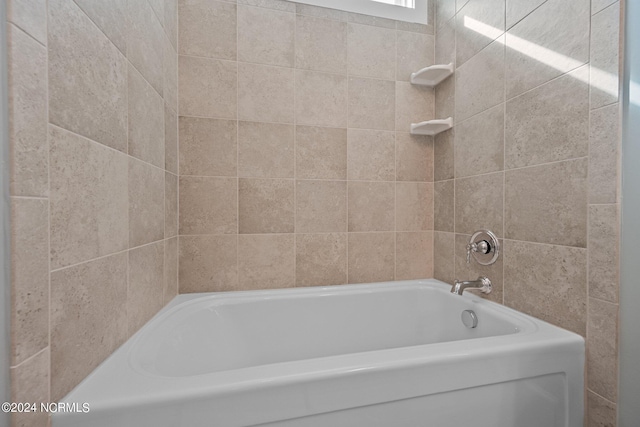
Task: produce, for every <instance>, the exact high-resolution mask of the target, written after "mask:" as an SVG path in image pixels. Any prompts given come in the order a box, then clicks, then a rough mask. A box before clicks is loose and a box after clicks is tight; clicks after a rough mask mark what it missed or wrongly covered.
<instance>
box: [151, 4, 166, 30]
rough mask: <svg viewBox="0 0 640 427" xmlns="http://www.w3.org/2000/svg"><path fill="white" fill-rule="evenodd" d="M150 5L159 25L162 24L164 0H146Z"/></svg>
mask: <svg viewBox="0 0 640 427" xmlns="http://www.w3.org/2000/svg"><path fill="white" fill-rule="evenodd" d="M148 1H149V4H150V5H151V9H153V12H154V13H155V14H156V17H157V18H158V21H160V25H162V26H164V3H165V0H148Z"/></svg>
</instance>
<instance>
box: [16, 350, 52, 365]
mask: <svg viewBox="0 0 640 427" xmlns="http://www.w3.org/2000/svg"><path fill="white" fill-rule="evenodd" d="M49 348H50V345H47V346H45V347H42V348H41V349H40V350H38V351H36V352H35V353H33V354H32V355H31V356H29V357H27V358H26V359H24V360H23V361H22V362H20V363H18V364H17V365H11V366H10V367H9V368H10V369H17V368H20V367H21V366H22V365H24V364H26V363H28V362H30V361H31V360H33V359H35V358H36V357H38V356H39V355H40V354H42V353H43V352H45V351H47V350H48V349H49Z"/></svg>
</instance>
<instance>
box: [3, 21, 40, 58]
mask: <svg viewBox="0 0 640 427" xmlns="http://www.w3.org/2000/svg"><path fill="white" fill-rule="evenodd" d="M47 15H48V14H47ZM7 24H9V25H7V34H6V37H7V38H9V33H10V32H11V30H9V28H10V27H14V28H15V29H16V30H19V31H20V32H22V33H23V34H24V35H26V36H27V37H29V38H30V39H32V40H33V41H35V42H36V43H38V44H39V45H40V46H42V47H43V48H45V49H47V51H48V50H49V49H48V48H47V45H45V44H44V43H42V42H41V41H39V40H38V39H36V38H35V37H33V36H32V35H31V34H29V32H27V30H25V29H24V28H22V27H21V26H20V25H18V24H16V23H15V22H13V21H10V20H8V19H7ZM47 36H48V31H47ZM3 42H4V41H3ZM11 43H13V40H12V41H11ZM47 44H48V43H47ZM7 51H8V52H9V53H8V54H9V55H10V54H11V52H10V51H11V49H10V46H9V45H8V44H7ZM48 56H49V55H48V54H47V57H48ZM47 68H48V67H47Z"/></svg>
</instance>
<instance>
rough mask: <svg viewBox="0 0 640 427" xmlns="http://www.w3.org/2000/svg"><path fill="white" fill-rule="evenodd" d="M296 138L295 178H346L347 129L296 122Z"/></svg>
mask: <svg viewBox="0 0 640 427" xmlns="http://www.w3.org/2000/svg"><path fill="white" fill-rule="evenodd" d="M295 140H296V178H302V179H346V178H347V129H338V128H326V127H313V126H296V135H295Z"/></svg>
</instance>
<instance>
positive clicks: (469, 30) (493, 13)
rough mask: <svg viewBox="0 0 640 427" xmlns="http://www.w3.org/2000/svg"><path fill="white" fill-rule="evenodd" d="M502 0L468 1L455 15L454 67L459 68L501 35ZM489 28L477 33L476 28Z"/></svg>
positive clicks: (502, 20)
mask: <svg viewBox="0 0 640 427" xmlns="http://www.w3.org/2000/svg"><path fill="white" fill-rule="evenodd" d="M504 22H505V1H504V0H470V1H469V2H468V3H467V4H466V5H465V6H464V7H463V8H462V9H461V10H460V12H458V13H457V14H456V65H457V66H458V67H459V66H461V65H462V64H464V63H465V62H467V61H468V60H469V59H471V58H472V57H473V56H474V55H476V54H477V53H478V52H480V51H481V50H482V49H484V48H485V47H486V46H487V45H489V43H491V42H492V41H493V40H495V39H496V38H497V37H499V36H500V35H502V33H503V32H504ZM479 27H480V28H491V31H490V32H489V31H485V32H482V31H479V30H478V28H479Z"/></svg>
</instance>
